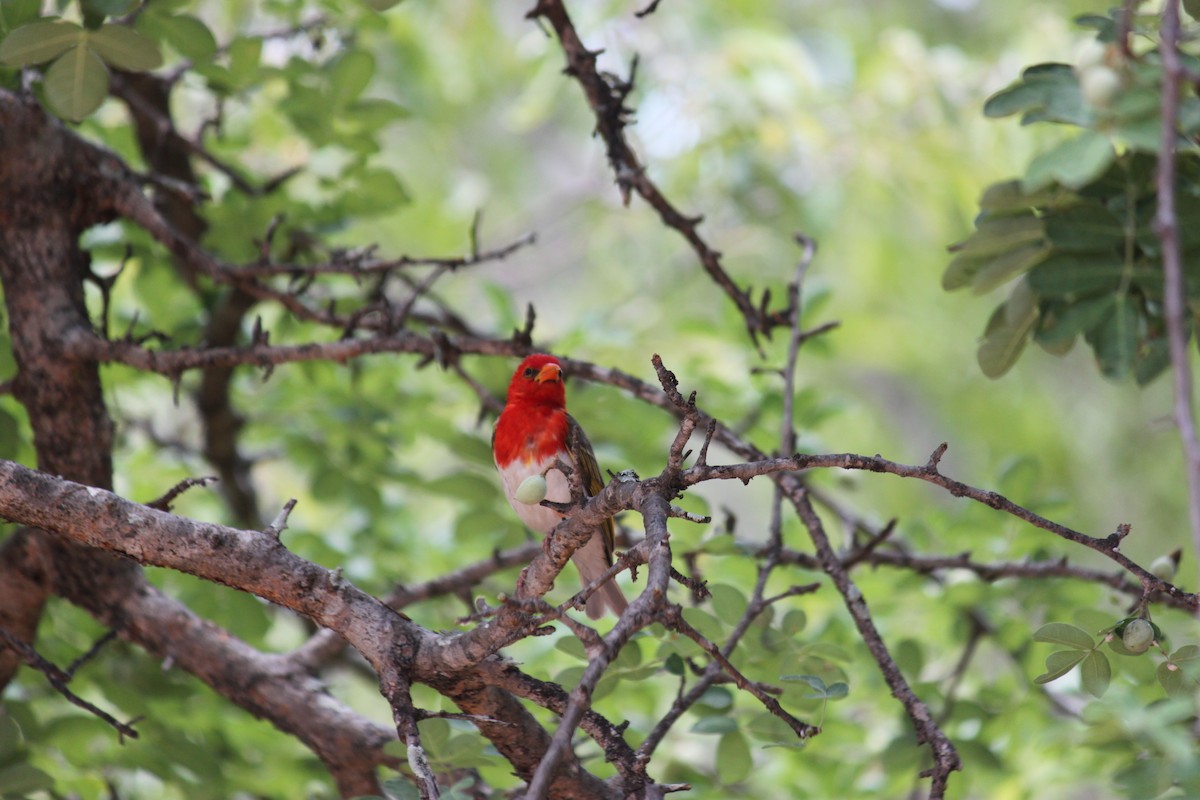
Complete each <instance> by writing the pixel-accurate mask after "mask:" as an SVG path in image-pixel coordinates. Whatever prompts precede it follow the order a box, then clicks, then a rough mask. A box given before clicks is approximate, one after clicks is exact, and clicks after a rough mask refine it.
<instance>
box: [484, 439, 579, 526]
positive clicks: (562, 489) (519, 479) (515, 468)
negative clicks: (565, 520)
mask: <svg viewBox="0 0 1200 800" xmlns="http://www.w3.org/2000/svg"><path fill="white" fill-rule="evenodd" d="M555 461H557V458H555V457H551V458H544V459H542V460H541V461H530V462H525V461H523V460H521V459H518V460H516V461H514V462H513V463H511V464H509V465H508V466H507V467H502V468H500V480H501V481H502V482H503V484H504V494H505V496H506V497H507V498H508V502H509V505H511V506H512V507H513V510H514V511H516V512H517V516H518V517H520V518H521V521H522V522H524V523H525V524H526V525H527V526H529V529H530V530H532V531H534V532H535V533H540V534H542V535H543V536H544V535H546V534H547V533H549V532H550V531H552V530H554V528H555V526H556V525H558V523H559V521H561V520H562V515H560V514H559V513H558V512H556V511H553V510H551V509H549V508H545V507H544V506H540V505H538V504H536V503H534V504H533V505H529V504H526V503H522V502H519V501H517V500H514V499H513V495H515V494H516V492H517V487H519V486H520V485H521V484H522V483H523V482H524V481H525V479H526V478H528V477H529V476H531V475H541V474H542V471H543V470H545V469H546V468H547V467H549V466H551V465H552V464H554V463H555ZM545 499H547V500H550V501H552V502H555V503H569V502H571V485H570V483H568V481H567V476H566V475H563V474H562V473H561V472H560V471H558V470H557V469H552V470H550V471H549V472H547V473H546V498H545Z"/></svg>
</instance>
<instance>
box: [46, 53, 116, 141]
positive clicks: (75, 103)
mask: <svg viewBox="0 0 1200 800" xmlns="http://www.w3.org/2000/svg"><path fill="white" fill-rule="evenodd" d="M44 84H45V90H46V100H47V101H48V102H49V103H50V105H51V106H53V108H54V110H55V111H56V112H57V113H58V114H60V115H61V116H63V117H65V118H66V119H69V120H72V121H74V122H78V121H79V120H81V119H83V118H84V117H86V116H87V115H89V114H91V113H92V112H93V111H95V110H96V109H97V108H99V107H100V104H101V103H103V102H104V98H105V97H107V96H108V68H107V67H105V66H104V62H103V61H101V60H100V57H99V56H97V55H96V54H95V53H94V52H93V51H92V49H91V48H90V47H88V46H87V45H85V44H81V45H79V46H77V47H73V48H71V49H70V50H68V51H67V52H66V53H65V54H63V55H62V56H60V57H59V59H58V60H57V61H55V62H54V63H53V64H51V65H50V69H48V70H46V79H45V82H44Z"/></svg>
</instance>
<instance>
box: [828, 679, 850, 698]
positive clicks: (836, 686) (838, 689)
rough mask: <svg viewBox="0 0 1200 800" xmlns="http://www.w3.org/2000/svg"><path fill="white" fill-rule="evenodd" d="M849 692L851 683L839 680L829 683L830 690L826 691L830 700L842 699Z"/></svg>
mask: <svg viewBox="0 0 1200 800" xmlns="http://www.w3.org/2000/svg"><path fill="white" fill-rule="evenodd" d="M848 694H850V684H848V683H845V682H843V681H838V682H837V683H831V684H829V690H828V691H827V692H826V693H825V696H826V697H828V698H829V699H830V700H841V699H842V698H843V697H845V696H847V695H848Z"/></svg>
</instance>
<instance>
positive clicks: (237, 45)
mask: <svg viewBox="0 0 1200 800" xmlns="http://www.w3.org/2000/svg"><path fill="white" fill-rule="evenodd" d="M262 45H263V43H262V39H260V38H259V37H257V36H239V37H238V38H236V39H234V40H233V41H232V42H230V43H229V77H230V78H231V79H232V81H233V85H234V88H244V87H246V86H249V85H250V84H251V83H253V82H254V79H255V76H256V74H257V71H258V67H259V63H260V62H261V61H262Z"/></svg>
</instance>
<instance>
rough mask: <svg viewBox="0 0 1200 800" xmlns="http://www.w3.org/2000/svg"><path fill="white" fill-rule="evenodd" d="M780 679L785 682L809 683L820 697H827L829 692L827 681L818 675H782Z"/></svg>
mask: <svg viewBox="0 0 1200 800" xmlns="http://www.w3.org/2000/svg"><path fill="white" fill-rule="evenodd" d="M779 680H780V681H782V682H784V683H807V684H808V685H809V686H810V687H812V689H813V691H814V692H817V693H818V695H817V696H819V697H825V696H826V694H827V693H828V690H827V688H826V686H825V681H823V680H821V678H819V677H818V676H816V675H781V676H780V677H779Z"/></svg>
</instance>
